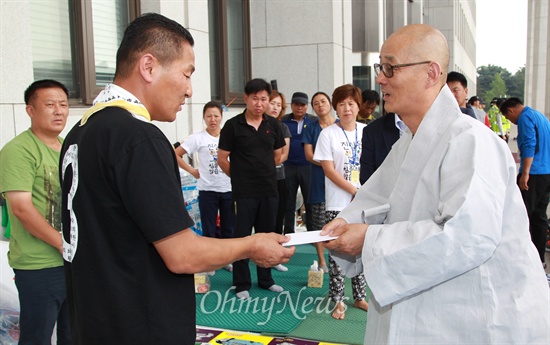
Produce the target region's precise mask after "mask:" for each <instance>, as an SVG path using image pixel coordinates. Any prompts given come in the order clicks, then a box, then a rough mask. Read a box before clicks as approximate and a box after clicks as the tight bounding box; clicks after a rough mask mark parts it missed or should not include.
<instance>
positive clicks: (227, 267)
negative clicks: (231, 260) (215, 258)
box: [224, 264, 233, 272]
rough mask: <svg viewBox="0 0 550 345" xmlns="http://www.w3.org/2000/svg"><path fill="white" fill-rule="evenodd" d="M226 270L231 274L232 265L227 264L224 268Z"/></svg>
mask: <svg viewBox="0 0 550 345" xmlns="http://www.w3.org/2000/svg"><path fill="white" fill-rule="evenodd" d="M224 268H225V269H226V270H228V271H229V272H233V264H229V265H227V266H225V267H224Z"/></svg>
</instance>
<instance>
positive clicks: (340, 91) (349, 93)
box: [332, 84, 363, 110]
mask: <svg viewBox="0 0 550 345" xmlns="http://www.w3.org/2000/svg"><path fill="white" fill-rule="evenodd" d="M348 97H351V98H352V99H353V100H354V101H355V102H356V103H357V105H358V106H361V104H363V97H362V96H361V89H360V88H358V87H357V86H354V85H351V84H344V85H342V86H338V87H337V88H336V89H334V92H333V93H332V107H333V108H334V110H336V106H337V105H338V103H340V102H341V101H343V100H344V99H346V98H348Z"/></svg>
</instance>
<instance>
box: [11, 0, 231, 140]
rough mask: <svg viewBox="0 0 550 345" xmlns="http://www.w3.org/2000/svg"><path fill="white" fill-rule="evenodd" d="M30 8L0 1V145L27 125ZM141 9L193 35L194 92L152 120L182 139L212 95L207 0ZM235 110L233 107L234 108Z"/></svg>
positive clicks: (76, 112) (152, 0)
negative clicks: (163, 118)
mask: <svg viewBox="0 0 550 345" xmlns="http://www.w3.org/2000/svg"><path fill="white" fill-rule="evenodd" d="M29 8H30V4H29V1H27V0H19V1H0V17H1V18H2V20H1V21H0V46H1V47H2V49H1V53H0V72H1V77H0V147H2V146H4V144H6V143H7V142H8V141H10V140H11V139H12V138H13V137H15V136H16V135H18V134H20V133H21V132H22V131H24V130H26V129H28V128H29V126H30V120H29V117H28V115H27V114H26V112H25V104H24V100H23V93H24V91H25V89H26V88H27V87H28V86H29V85H30V84H31V83H32V82H33V81H34V76H33V64H32V47H31V39H30V35H31V29H30V20H29ZM141 11H142V12H143V13H145V12H158V13H161V14H163V15H165V16H167V17H169V18H172V19H174V20H176V21H178V22H179V23H181V24H182V25H183V26H184V27H186V28H188V29H189V31H190V32H191V34H192V35H193V37H194V38H195V47H194V50H195V64H196V72H195V73H194V74H193V76H192V83H193V97H192V98H191V99H189V100H188V101H187V103H186V105H185V106H184V108H183V110H182V111H181V112H180V113H179V114H178V118H177V120H176V121H175V122H173V123H160V122H154V123H155V124H156V125H157V126H158V127H159V128H161V129H162V131H163V132H164V133H165V134H166V136H167V137H168V139H169V140H170V141H172V142H173V141H176V140H182V139H184V138H185V137H187V136H188V135H189V134H191V133H193V132H195V131H198V130H200V129H202V128H203V122H202V107H203V106H204V104H205V103H206V102H208V101H210V67H209V66H210V65H209V49H208V20H207V18H208V3H207V1H206V0H201V1H193V0H182V1H171V0H147V1H145V0H143V1H142V2H141ZM190 13H192V14H193V15H190ZM6 47H9V49H7V48H6ZM87 108H88V106H71V107H70V111H69V119H68V121H67V126H66V127H65V130H64V131H63V132H62V133H61V135H62V136H65V135H66V134H67V133H68V131H69V130H70V128H72V127H73V125H74V124H75V123H76V122H78V120H79V119H80V118H81V116H82V115H83V114H84V112H85V110H86V109H87ZM238 110H240V109H234V110H233V113H236V112H237V111H238ZM226 117H229V116H226Z"/></svg>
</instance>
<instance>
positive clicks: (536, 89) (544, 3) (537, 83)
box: [525, 0, 550, 117]
mask: <svg viewBox="0 0 550 345" xmlns="http://www.w3.org/2000/svg"><path fill="white" fill-rule="evenodd" d="M527 15H528V19H527V61H526V64H525V104H526V105H529V106H530V107H532V108H534V109H537V110H538V111H540V112H543V113H544V114H545V115H546V117H550V105H549V104H548V102H546V100H547V99H549V97H550V87H548V86H549V85H550V73H549V71H550V69H549V66H550V61H549V59H550V56H549V54H550V27H549V25H548V17H549V15H550V7H549V6H548V0H529V3H528V9H527Z"/></svg>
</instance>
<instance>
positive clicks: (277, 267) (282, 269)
mask: <svg viewBox="0 0 550 345" xmlns="http://www.w3.org/2000/svg"><path fill="white" fill-rule="evenodd" d="M273 268H274V269H276V270H277V271H279V272H286V271H288V268H287V267H286V266H283V265H281V264H278V265H275V266H273Z"/></svg>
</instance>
